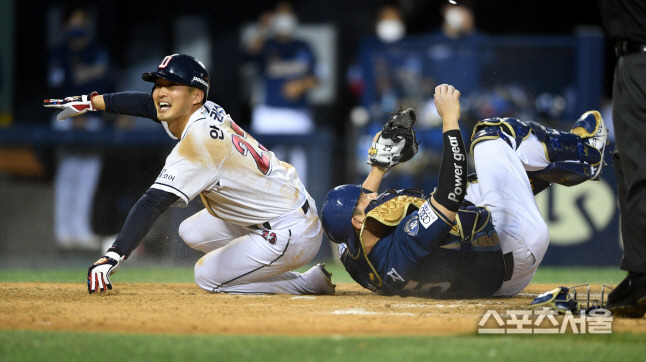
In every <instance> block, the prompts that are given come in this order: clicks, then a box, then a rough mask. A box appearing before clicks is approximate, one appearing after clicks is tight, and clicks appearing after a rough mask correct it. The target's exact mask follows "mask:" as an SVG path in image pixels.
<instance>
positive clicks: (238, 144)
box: [231, 121, 271, 175]
mask: <svg viewBox="0 0 646 362" xmlns="http://www.w3.org/2000/svg"><path fill="white" fill-rule="evenodd" d="M231 128H232V129H233V131H234V132H235V133H236V134H232V135H231V140H232V141H233V145H234V146H235V148H236V149H237V150H238V152H240V154H241V155H243V156H246V155H247V154H250V155H251V157H253V159H254V160H255V161H256V166H258V170H260V172H262V174H263V175H268V174H269V172H271V163H270V162H269V161H270V160H269V157H267V155H266V154H264V153H263V152H262V151H266V152H269V150H267V149H266V148H265V147H263V145H261V144H260V143H258V148H260V149H261V151H256V149H255V148H254V147H253V146H252V145H251V144H249V142H247V140H246V138H247V132H245V131H244V130H243V129H242V128H240V127H239V126H238V125H237V124H236V123H235V122H233V121H231ZM251 139H253V138H251ZM254 141H255V140H254Z"/></svg>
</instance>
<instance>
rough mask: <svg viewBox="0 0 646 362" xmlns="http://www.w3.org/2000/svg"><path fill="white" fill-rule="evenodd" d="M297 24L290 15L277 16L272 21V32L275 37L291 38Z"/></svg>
mask: <svg viewBox="0 0 646 362" xmlns="http://www.w3.org/2000/svg"><path fill="white" fill-rule="evenodd" d="M297 25H298V22H297V21H296V17H295V16H294V15H291V14H278V15H275V16H274V17H273V19H272V24H271V27H272V30H273V31H274V34H276V35H282V36H291V35H293V34H294V33H295V32H296V27H297Z"/></svg>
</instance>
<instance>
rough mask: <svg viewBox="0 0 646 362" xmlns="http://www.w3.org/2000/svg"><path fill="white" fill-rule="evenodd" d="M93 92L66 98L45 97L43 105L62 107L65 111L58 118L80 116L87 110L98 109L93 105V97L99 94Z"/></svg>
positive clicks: (60, 119)
mask: <svg viewBox="0 0 646 362" xmlns="http://www.w3.org/2000/svg"><path fill="white" fill-rule="evenodd" d="M98 94H99V93H97V92H92V93H90V94H88V95H86V96H74V97H66V98H64V99H45V100H44V101H43V106H45V107H47V108H60V109H62V110H63V111H62V112H61V113H59V114H58V115H57V116H56V119H58V120H59V121H62V120H64V119H66V118H69V117H74V116H78V115H80V114H83V113H85V112H87V111H96V109H95V108H94V106H92V97H94V96H96V95H98Z"/></svg>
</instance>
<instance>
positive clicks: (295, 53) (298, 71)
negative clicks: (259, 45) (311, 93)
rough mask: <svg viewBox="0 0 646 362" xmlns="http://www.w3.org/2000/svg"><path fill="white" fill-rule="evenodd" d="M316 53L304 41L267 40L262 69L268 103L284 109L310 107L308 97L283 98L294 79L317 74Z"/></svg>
mask: <svg viewBox="0 0 646 362" xmlns="http://www.w3.org/2000/svg"><path fill="white" fill-rule="evenodd" d="M314 66H315V58H314V53H313V52H312V50H311V49H310V47H309V45H307V43H305V42H303V41H300V40H292V41H289V42H279V41H276V40H274V39H270V40H267V42H266V43H265V45H264V48H263V50H262V53H261V54H260V69H261V73H262V77H263V80H264V82H265V102H264V103H265V104H266V105H268V106H271V107H280V108H306V107H307V100H306V98H305V95H303V96H301V97H300V98H298V99H295V100H288V99H286V98H285V97H284V96H283V86H284V84H285V83H286V82H288V81H290V80H294V79H302V78H303V77H305V76H309V75H313V74H314Z"/></svg>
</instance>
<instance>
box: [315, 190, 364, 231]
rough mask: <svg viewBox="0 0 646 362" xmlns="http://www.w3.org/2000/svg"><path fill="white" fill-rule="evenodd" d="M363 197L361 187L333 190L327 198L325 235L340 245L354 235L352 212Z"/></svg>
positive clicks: (324, 206) (323, 213)
mask: <svg viewBox="0 0 646 362" xmlns="http://www.w3.org/2000/svg"><path fill="white" fill-rule="evenodd" d="M359 195H361V186H360V185H341V186H337V187H335V188H333V189H332V190H330V192H328V193H327V195H326V196H325V201H323V210H322V211H321V221H322V223H323V230H324V231H325V235H327V237H328V239H330V240H331V241H333V242H335V243H337V244H340V243H345V242H347V241H348V239H349V238H350V236H351V235H352V212H353V211H354V207H355V206H356V204H357V200H358V199H359Z"/></svg>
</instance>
